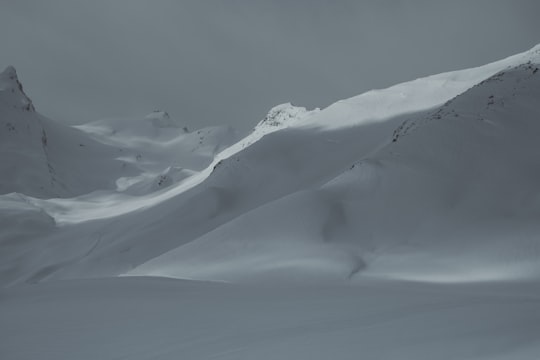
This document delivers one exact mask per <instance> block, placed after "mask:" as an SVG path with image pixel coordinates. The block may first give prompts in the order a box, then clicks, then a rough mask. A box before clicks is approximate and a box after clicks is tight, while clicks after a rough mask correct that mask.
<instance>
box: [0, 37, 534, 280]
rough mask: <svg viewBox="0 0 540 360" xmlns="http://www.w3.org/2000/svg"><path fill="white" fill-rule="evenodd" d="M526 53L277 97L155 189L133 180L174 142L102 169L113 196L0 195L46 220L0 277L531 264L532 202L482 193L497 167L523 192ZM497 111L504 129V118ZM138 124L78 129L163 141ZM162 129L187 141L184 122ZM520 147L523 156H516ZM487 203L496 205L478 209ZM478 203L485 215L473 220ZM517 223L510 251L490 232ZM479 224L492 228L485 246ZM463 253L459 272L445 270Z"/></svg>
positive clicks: (530, 60)
mask: <svg viewBox="0 0 540 360" xmlns="http://www.w3.org/2000/svg"><path fill="white" fill-rule="evenodd" d="M539 51H540V48H538V47H537V48H534V49H532V50H530V51H529V52H526V53H523V54H519V55H516V56H513V57H510V58H508V59H505V60H501V61H499V62H495V63H493V64H488V65H486V66H483V67H479V68H476V69H469V70H463V71H457V72H451V73H445V74H440V75H435V76H431V77H428V78H424V79H418V80H414V81H411V82H408V83H403V84H399V85H396V86H394V87H391V88H389V89H386V90H378V91H372V92H368V93H366V94H362V95H360V96H357V97H354V98H351V99H348V100H344V101H340V102H338V103H336V104H334V105H332V106H330V107H328V108H327V109H324V110H320V111H319V110H315V111H311V112H309V111H307V110H305V109H303V108H296V107H294V106H292V105H290V104H284V105H281V106H278V107H276V108H275V109H272V111H270V113H269V115H268V116H267V118H266V119H265V120H263V121H262V122H261V123H260V124H259V125H258V126H257V127H256V128H255V130H254V131H253V133H251V134H250V135H248V136H247V137H246V138H245V139H242V140H240V141H239V142H237V143H236V144H234V145H232V146H230V147H225V148H223V147H224V146H222V147H214V150H212V151H211V153H212V154H215V156H214V155H212V156H214V158H213V160H211V158H212V156H209V157H207V158H206V159H207V160H205V161H207V163H209V165H208V166H207V167H205V168H199V170H200V171H193V172H190V173H188V174H185V176H184V175H182V174H180V176H179V177H178V178H177V179H176V180H175V181H173V182H171V183H168V185H167V186H166V187H164V188H152V187H149V186H147V185H146V184H148V182H145V181H146V180H145V178H144V177H145V176H149V178H150V179H155V178H152V176H159V173H158V174H157V175H156V169H155V168H151V167H152V166H154V165H155V162H154V163H153V162H152V161H155V159H158V158H159V156H157V154H158V153H159V151H167V149H174V148H175V146H177V145H175V144H176V142H174V141H173V142H165V146H162V147H161V148H158V146H157V145H158V142H154V143H153V144H154V145H152V146H153V149H154V150H155V152H153V154H154V155H151V154H152V151H154V150H151V151H150V152H149V154H150V155H148V156H145V155H143V159H144V158H146V157H148V158H149V159H152V156H153V159H154V160H152V161H149V162H148V163H146V164H144V161H142V163H143V164H141V166H142V169H143V170H141V168H138V169H139V171H142V173H140V174H142V175H135V176H131V177H130V176H123V177H121V178H120V179H121V180H119V178H118V175H117V174H114V173H111V174H109V175H111V178H112V179H113V181H114V182H115V185H116V188H115V189H110V190H108V191H102V192H100V193H94V194H87V195H84V196H79V197H76V198H70V199H44V200H40V199H35V198H32V197H28V196H25V195H20V196H19V197H17V198H14V197H13V196H11V197H9V198H6V200H9V201H11V202H10V204H12V203H13V201H16V202H17V201H19V202H21V203H22V202H24V203H25V204H27V205H24V206H30V207H31V208H32V209H38V210H40V211H41V212H42V213H43V214H44V215H45V216H47V217H49V218H51V219H53V221H54V223H53V224H52V225H51V224H49V225H47V226H49V227H50V228H49V231H48V232H47V234H46V236H42V237H40V238H39V240H38V239H36V238H30V239H28V240H27V241H25V242H24V243H21V244H20V245H16V246H15V248H16V249H17V250H16V252H17V253H18V254H20V256H18V257H15V258H13V257H11V258H9V261H5V262H4V270H3V274H4V275H2V281H3V282H4V283H12V282H17V281H44V280H52V279H57V278H78V277H83V278H84V277H97V276H117V275H122V274H137V275H163V276H174V277H181V278H197V279H207V280H228V281H244V280H249V281H252V280H257V279H270V280H284V279H293V278H298V279H310V280H314V281H318V280H324V279H332V280H347V279H350V278H354V277H356V276H357V274H379V275H380V276H397V275H396V271H394V270H393V269H398V268H399V267H400V266H401V265H400V264H402V265H403V268H402V271H401V272H400V274H401V276H408V277H412V278H416V277H417V276H418V272H424V270H425V269H426V268H429V269H430V271H431V270H432V268H435V269H437V270H440V271H439V273H438V276H439V277H441V278H442V277H444V276H447V277H449V278H451V277H452V274H454V273H455V270H456V267H459V268H460V269H464V270H463V271H464V272H465V273H468V274H470V272H471V271H472V270H471V269H473V265H472V264H474V263H475V262H476V261H481V265H482V266H479V267H478V269H479V270H478V271H484V272H487V271H491V270H490V269H494V270H493V274H495V275H493V276H498V275H497V274H502V273H504V274H506V275H507V276H509V277H514V276H517V275H514V273H513V272H518V273H520V272H522V273H526V274H531V273H534V272H535V271H537V270H536V267H535V266H534V265H531V266H529V265H527V264H530V263H531V259H534V255H533V254H534V252H532V251H529V252H528V253H527V254H525V255H523V254H524V253H526V252H527V249H532V248H534V246H536V245H535V244H536V242H535V241H534V239H533V238H532V234H534V233H536V231H537V229H536V227H535V223H534V222H532V220H531V219H533V218H535V216H536V215H537V204H536V202H535V201H536V200H530V201H529V203H528V204H527V206H525V207H523V206H521V205H523V204H522V203H521V202H520V201H517V203H518V205H520V206H521V207H520V206H517V205H516V204H514V203H513V202H512V201H514V200H513V199H514V197H513V193H512V192H508V191H507V192H506V193H505V194H506V196H503V197H501V196H499V197H496V196H495V194H497V192H500V191H502V188H503V185H502V181H503V179H505V181H508V182H511V181H512V179H513V177H512V176H513V175H509V176H506V177H501V176H499V172H502V173H504V172H508V174H515V181H516V184H514V185H516V188H519V189H520V191H521V193H520V195H519V198H520V199H535V198H536V197H535V196H536V195H534V194H535V193H534V191H535V188H534V186H533V184H535V182H536V177H537V173H536V172H535V170H534V169H535V166H536V165H535V164H536V163H535V162H534V161H535V160H534V156H533V155H530V154H535V153H537V148H536V147H535V146H536V144H534V142H532V141H531V140H530V136H531V134H534V133H535V132H536V131H537V128H536V126H537V125H536V123H535V122H534V120H532V119H534V118H535V116H536V115H537V113H536V111H537V110H536V106H535V105H534V104H535V101H536V98H537V90H538V84H537V81H538V80H537V78H538V75H537V72H536V70H535V69H536V67H537V65H536V64H537V63H538V53H539ZM494 74H495V75H494ZM488 78H489V80H488V81H486V82H482V80H485V79H488ZM478 83H480V84H478ZM475 84H478V86H476V87H475V88H473V89H471V90H469V91H466V90H467V89H469V88H470V87H471V86H474V85H475ZM460 93H463V94H462V95H460V96H459V97H457V98H456V99H455V100H453V101H451V102H448V103H447V104H446V105H444V104H443V103H444V102H447V101H449V100H451V99H452V98H453V97H455V96H456V95H457V94H460ZM492 95H493V97H490V96H492ZM510 116H511V117H513V118H515V121H514V122H515V126H514V125H512V126H510V127H508V124H507V123H508V118H509V117H510ZM479 119H483V120H479ZM160 123H161V122H160ZM139 124H140V126H141V127H142V128H143V130H142V132H141V133H140V134H137V133H136V132H137V131H139V130H137V129H139V128H133V129H131V128H129V127H128V126H126V123H125V122H122V121H116V122H115V121H112V122H111V121H105V122H99V123H94V124H89V125H87V126H85V127H82V128H84V130H85V135H86V136H90V138H91V140H92V141H96V142H99V145H100V146H120V144H124V145H125V147H126V150H125V151H130V152H131V154H133V153H134V151H135V149H136V148H137V146H135V145H133V146H134V147H133V148H132V149H128V147H129V146H131V145H130V144H129V141H128V139H138V138H140V137H141V136H140V135H141V134H148V131H147V130H144V129H145V127H146V128H147V127H148V126H150V128H152V129H154V130H156V134H154V135H155V136H157V139H162V140H163V139H165V137H167V136H170V135H169V134H168V132H161V130H160V129H161V128H160V127H158V128H155V126H154V125H155V124H154V123H153V122H152V121H150V122H148V121H146V120H144V119H143V121H142V122H141V123H139ZM167 124H168V123H167ZM512 124H514V123H512ZM169 125H170V124H168V125H167V126H169ZM506 128H508V130H506ZM503 129H504V130H503ZM134 131H135V132H134ZM173 131H174V132H180V133H181V134H178V136H182V137H183V138H184V139H189V138H192V137H191V136H192V134H193V133H191V134H187V133H185V131H184V130H183V129H182V127H181V126H174V127H173ZM174 136H177V135H174ZM522 140H523V141H522ZM525 140H527V141H525ZM136 142H137V141H135V143H136ZM146 143H149V142H148V141H147V142H146ZM187 143H188V144H189V141H188V142H187ZM168 144H172V147H171V148H168V147H167V146H168ZM184 144H185V143H184ZM152 146H150V148H152ZM182 146H183V145H182ZM156 149H157V150H156ZM184 149H185V148H184ZM219 149H223V150H221V151H219ZM158 150H159V151H158ZM521 153H525V154H529V155H526V156H521V157H517V155H518V154H521ZM510 154H512V156H510ZM492 156H496V157H497V159H498V160H497V161H495V160H494V159H493V157H492ZM173 158H174V156H172V157H170V159H173ZM515 159H520V161H518V162H516V161H515ZM132 163H133V164H136V163H137V159H135V160H134V161H132ZM200 164H201V166H202V167H204V166H205V165H204V161H203V162H201V163H200ZM495 164H497V166H496V165H495ZM144 166H147V167H146V168H145V169H144ZM349 168H351V169H350V170H347V169H349ZM497 171H499V172H497ZM482 174H484V175H482ZM141 176H142V177H141ZM494 177H495V178H497V179H498V180H497V181H491V180H490V181H488V179H491V178H494ZM132 180H133V182H131V181H132ZM499 180H500V181H499ZM151 181H155V180H151ZM119 184H120V185H122V184H124V185H125V186H120V185H119ZM141 184H142V185H141ZM138 185H141V186H140V187H139V188H137V186H138ZM512 186H513V185H512ZM477 188H478V189H481V190H482V191H477V190H476V189H477ZM469 194H473V196H469ZM492 198H493V199H495V198H497V199H499V203H490V202H485V203H483V202H484V201H487V199H492ZM460 199H464V200H460ZM488 204H491V205H488ZM23 208H26V207H23ZM518 208H519V209H522V210H521V212H519V211H517V209H518ZM411 209H414V210H411ZM494 209H509V210H508V211H509V212H511V213H512V216H514V220H513V222H512V221H511V222H509V223H508V226H506V227H504V226H503V224H504V221H502V220H501V216H502V215H500V212H504V211H502V210H497V211H499V212H497V211H495V210H494ZM477 210H478V211H479V212H480V214H482V212H484V213H485V214H484V215H483V216H484V217H483V218H482V216H480V217H479V216H476V215H475V216H473V215H472V214H473V213H474V214H476V211H477ZM488 210H489V211H488ZM29 211H30V210H29ZM514 213H515V214H514ZM519 223H523V225H524V226H523V227H522V229H523V231H521V232H516V234H517V236H519V237H520V239H522V240H520V243H519V245H520V246H518V247H517V249H518V250H516V252H515V253H512V254H510V253H508V255H507V253H505V251H506V250H508V244H507V242H505V241H506V240H505V239H506V237H505V235H504V234H505V233H504V232H501V231H506V234H509V233H513V232H514V231H516V229H519V228H520V227H518V226H516V224H519ZM495 225H497V226H498V227H494V226H495ZM454 227H455V228H456V230H455V231H451V230H454ZM457 229H459V231H461V232H462V233H460V232H459V231H457ZM489 229H493V230H492V231H493V232H501V233H500V234H503V235H501V237H499V238H496V239H494V240H493V241H494V242H495V243H496V245H494V246H493V249H492V250H491V251H487V252H485V251H484V245H483V244H484V243H486V242H487V241H488V240H486V238H493V236H491V235H492V234H490V233H489V231H488V230H489ZM10 232H11V233H16V229H15V230H13V229H12V230H10ZM476 238H478V241H476V240H474V241H473V240H471V239H476ZM466 239H469V240H466ZM486 246H487V245H486ZM43 249H46V251H43ZM469 250H470V251H469ZM11 251H15V250H11ZM464 252H467V256H468V258H467V257H464V260H463V261H464V262H463V264H465V265H466V266H461V265H460V264H461V263H459V262H457V263H452V259H453V257H454V256H455V255H460V256H461V255H462V254H463V253H464ZM401 255H403V256H401ZM521 260H524V261H525V262H527V264H525V265H524V267H523V266H521V265H523V264H520V261H521ZM448 262H450V264H448ZM500 263H504V264H508V267H509V268H511V269H510V271H508V272H505V271H502V270H501V268H500V267H498V266H497V264H500ZM21 264H24V265H21ZM416 265H418V266H417V267H415V266H416ZM469 265H470V269H468V268H467V266H469ZM527 267H530V269H527ZM407 271H409V272H410V274H408V275H407ZM453 272H454V273H453ZM432 273H433V274H435V273H437V272H435V271H433V272H432ZM501 276H502V275H501ZM454 277H455V276H454ZM484 277H486V276H484Z"/></svg>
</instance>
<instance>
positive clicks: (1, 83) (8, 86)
mask: <svg viewBox="0 0 540 360" xmlns="http://www.w3.org/2000/svg"><path fill="white" fill-rule="evenodd" d="M0 106H1V107H3V108H6V107H12V108H15V109H19V110H25V111H30V112H34V111H35V109H34V105H33V104H32V100H30V98H29V97H28V96H27V95H26V94H25V93H24V91H23V86H22V84H21V82H20V81H19V78H18V77H17V71H16V70H15V68H14V67H13V66H8V67H7V68H6V69H5V70H4V71H3V72H1V73H0Z"/></svg>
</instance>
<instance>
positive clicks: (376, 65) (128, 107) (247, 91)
mask: <svg viewBox="0 0 540 360" xmlns="http://www.w3.org/2000/svg"><path fill="white" fill-rule="evenodd" d="M538 14H540V1H538V0H504V1H503V0H451V1H450V0H448V1H437V0H409V1H406V0H392V1H390V0H372V1H361V0H357V1H353V0H344V1H339V0H297V1H293V0H290V1H286V0H282V1H279V0H268V1H262V0H227V1H226V0H222V1H204V0H199V1H195V0H194V1H182V0H178V1H175V0H152V1H151V0H144V1H143V0H92V1H75V0H47V1H44V0H0V40H1V41H0V46H1V53H0V54H1V56H0V66H1V67H2V68H3V67H5V66H7V65H10V64H12V65H14V66H15V67H16V68H17V70H18V73H19V77H20V78H21V80H22V81H23V84H24V85H25V88H26V90H27V93H28V94H29V95H30V97H31V98H32V99H33V101H34V103H35V105H36V108H37V110H38V111H40V112H41V113H42V114H44V115H47V116H49V117H52V118H56V119H59V120H61V121H66V122H71V123H80V122H86V121H89V120H95V119H98V118H102V117H110V116H131V115H144V114H146V113H149V112H151V111H152V110H154V109H163V110H166V111H169V113H170V114H171V115H172V116H174V117H179V118H183V119H185V121H186V122H187V123H188V124H189V125H190V127H191V128H198V127H202V126H207V125H212V124H232V125H235V126H237V127H240V128H244V129H246V128H248V127H251V126H253V125H254V124H255V123H256V122H257V121H258V120H259V119H261V118H262V117H263V116H264V115H265V114H266V112H267V111H268V109H269V108H270V107H272V106H274V105H276V104H279V103H282V102H287V101H291V102H293V103H295V104H297V105H302V106H306V107H308V108H312V107H325V106H328V105H329V104H331V103H332V102H334V101H337V100H339V99H342V98H347V97H351V96H354V95H357V94H360V93H362V92H364V91H367V90H369V89H372V88H381V87H386V86H389V85H392V84H394V83H398V82H402V81H406V80H409V79H414V78H417V77H420V76H424V75H430V74H434V73H439V72H443V71H449V70H454V69H460V68H466V67H471V66H476V65H481V64H484V63H487V62H490V61H494V60H497V59H500V58H503V57H506V56H508V55H512V54H514V53H517V52H521V51H524V50H526V49H528V48H530V47H532V46H534V45H535V44H537V43H540V21H538Z"/></svg>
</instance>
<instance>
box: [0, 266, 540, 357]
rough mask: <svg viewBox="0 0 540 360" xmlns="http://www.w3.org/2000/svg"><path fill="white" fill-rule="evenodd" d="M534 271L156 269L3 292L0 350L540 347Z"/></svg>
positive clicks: (44, 353)
mask: <svg viewBox="0 0 540 360" xmlns="http://www.w3.org/2000/svg"><path fill="white" fill-rule="evenodd" d="M538 285H539V284H538V283H536V284H534V283H515V282H514V283H497V282H494V283H476V284H465V285H464V284H461V285H460V284H446V285H441V284H429V283H411V282H395V281H381V280H379V281H375V280H366V279H364V280H363V281H362V282H361V283H358V284H356V285H355V286H345V285H343V286H340V285H332V286H317V287H296V288H292V287H283V286H281V287H269V286H266V287H261V286H255V285H251V286H247V285H231V284H222V283H209V282H198V281H184V280H168V279H159V278H143V277H141V278H135V277H133V278H111V279H94V280H67V281H56V282H48V283H42V284H35V285H20V286H15V287H12V288H9V289H4V290H3V292H0V304H1V306H0V324H2V325H1V326H0V357H1V358H2V359H42V360H46V359H51V360H52V359H54V360H58V359H79V360H85V359H101V360H107V359H111V360H112V359H131V360H138V359H141V360H142V359H335V360H337V359H363V360H369V359H415V360H422V359H429V360H433V359H439V360H444V359H490V360H493V359H497V360H502V359H512V360H516V359H530V360H536V359H538V354H540V287H539V286H538Z"/></svg>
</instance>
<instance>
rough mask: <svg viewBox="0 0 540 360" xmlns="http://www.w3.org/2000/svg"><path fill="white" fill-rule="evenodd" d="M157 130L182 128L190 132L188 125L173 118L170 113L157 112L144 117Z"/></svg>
mask: <svg viewBox="0 0 540 360" xmlns="http://www.w3.org/2000/svg"><path fill="white" fill-rule="evenodd" d="M144 119H145V120H147V121H149V122H150V123H151V124H152V125H153V126H154V127H156V128H182V129H183V130H184V131H185V132H188V128H187V126H186V124H184V123H182V122H181V121H180V120H178V119H177V118H171V116H170V115H169V113H168V112H166V111H161V110H155V111H153V112H151V113H150V114H148V115H146V116H145V117H144Z"/></svg>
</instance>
